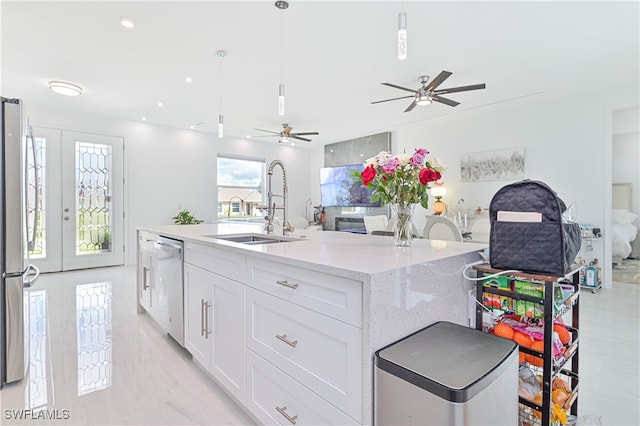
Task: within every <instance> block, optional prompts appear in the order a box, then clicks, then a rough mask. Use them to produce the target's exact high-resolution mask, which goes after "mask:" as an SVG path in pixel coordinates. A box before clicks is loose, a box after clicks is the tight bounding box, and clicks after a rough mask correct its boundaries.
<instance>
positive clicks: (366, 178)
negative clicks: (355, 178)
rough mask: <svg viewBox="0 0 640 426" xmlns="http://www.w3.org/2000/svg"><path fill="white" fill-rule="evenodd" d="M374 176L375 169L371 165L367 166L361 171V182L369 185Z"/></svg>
mask: <svg viewBox="0 0 640 426" xmlns="http://www.w3.org/2000/svg"><path fill="white" fill-rule="evenodd" d="M375 177H376V169H375V167H373V166H369V167H367V168H366V169H364V170H363V171H362V183H363V184H364V186H367V185H369V184H370V183H371V182H372V181H373V179H375Z"/></svg>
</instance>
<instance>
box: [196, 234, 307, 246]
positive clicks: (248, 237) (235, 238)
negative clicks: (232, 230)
mask: <svg viewBox="0 0 640 426" xmlns="http://www.w3.org/2000/svg"><path fill="white" fill-rule="evenodd" d="M205 237H208V238H216V239H218V240H224V241H231V242H233V243H242V244H249V245H257V244H273V243H288V242H291V241H298V240H299V238H293V237H285V236H277V235H265V234H233V235H205Z"/></svg>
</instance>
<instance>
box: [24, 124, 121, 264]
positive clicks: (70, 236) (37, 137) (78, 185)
mask: <svg viewBox="0 0 640 426" xmlns="http://www.w3.org/2000/svg"><path fill="white" fill-rule="evenodd" d="M33 137H34V142H35V143H34V152H30V153H28V155H29V158H30V159H31V160H30V167H35V168H37V171H38V176H39V179H38V181H37V182H35V181H33V182H29V189H30V194H29V195H30V196H29V203H30V208H29V215H30V218H29V219H30V220H29V223H30V226H31V228H32V229H31V230H30V232H34V231H33V230H34V229H35V234H36V244H35V246H34V247H31V248H30V259H31V262H32V263H34V264H35V265H36V266H38V267H39V268H40V270H41V271H42V272H56V271H68V270H72V269H84V268H94V267H100V266H112V265H121V264H123V262H124V235H123V234H124V233H123V222H124V220H123V199H124V197H123V189H124V188H123V164H122V163H123V146H124V142H123V139H122V138H119V137H114V136H105V135H96V134H91V133H80V132H71V131H67V130H58V129H49V128H43V127H34V129H33ZM34 159H35V160H34ZM36 204H37V205H38V208H35V205H36Z"/></svg>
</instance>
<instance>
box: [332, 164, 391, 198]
mask: <svg viewBox="0 0 640 426" xmlns="http://www.w3.org/2000/svg"><path fill="white" fill-rule="evenodd" d="M362 167H363V166H362V164H353V165H349V166H339V167H323V168H321V169H320V196H321V199H322V205H323V206H324V207H331V206H340V207H379V206H380V202H379V201H376V202H371V194H372V191H371V190H369V189H367V188H365V187H364V185H362V182H361V181H358V180H354V179H353V178H352V177H351V174H350V173H349V172H350V171H351V170H362Z"/></svg>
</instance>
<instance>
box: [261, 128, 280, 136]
mask: <svg viewBox="0 0 640 426" xmlns="http://www.w3.org/2000/svg"><path fill="white" fill-rule="evenodd" d="M256 130H260V131H261V132H267V133H273V134H274V135H279V134H280V132H274V131H271V130H264V129H256Z"/></svg>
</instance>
